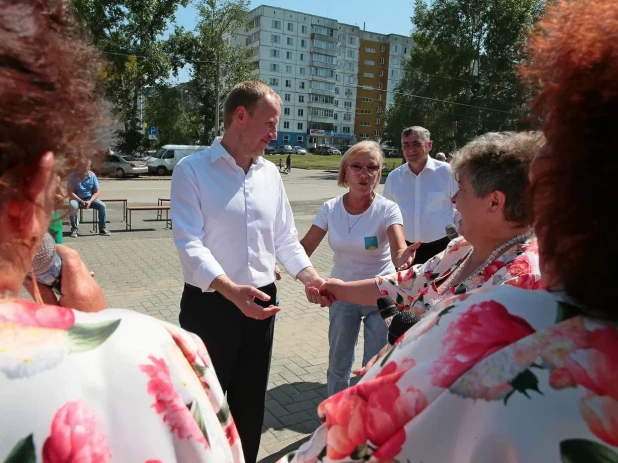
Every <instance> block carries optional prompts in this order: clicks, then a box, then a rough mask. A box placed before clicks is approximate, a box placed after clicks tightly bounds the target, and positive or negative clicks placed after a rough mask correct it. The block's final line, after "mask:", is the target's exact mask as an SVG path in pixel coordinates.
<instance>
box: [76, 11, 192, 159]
mask: <svg viewBox="0 0 618 463" xmlns="http://www.w3.org/2000/svg"><path fill="white" fill-rule="evenodd" d="M70 1H71V6H72V8H73V11H74V13H75V16H76V18H77V20H78V22H79V24H80V25H81V27H82V28H83V29H84V31H85V32H86V34H88V35H89V36H90V37H91V40H92V42H93V44H94V46H95V47H96V48H97V49H98V50H99V51H100V52H101V53H102V54H103V55H104V57H105V59H106V62H107V65H106V67H105V69H104V70H103V71H102V73H101V77H102V78H103V81H104V82H105V84H104V85H105V96H106V99H107V100H108V101H109V102H110V103H111V105H112V110H113V113H114V115H115V116H116V117H118V119H119V120H120V122H121V124H122V128H121V129H119V130H117V132H116V141H117V148H118V149H119V150H120V151H122V152H126V153H133V152H135V151H139V150H142V149H143V147H144V136H143V127H141V125H140V121H141V119H142V118H141V117H140V110H141V104H140V103H141V97H142V95H143V91H144V89H145V88H147V87H150V86H155V85H156V84H158V83H161V82H163V81H164V80H165V79H167V78H168V77H169V73H170V70H171V69H172V63H171V61H170V59H169V56H168V55H167V50H166V43H165V41H164V40H162V39H161V34H163V32H165V31H166V30H167V27H168V22H170V21H173V19H174V15H175V13H176V9H177V8H178V6H181V5H182V6H186V5H187V3H188V0H70Z"/></svg>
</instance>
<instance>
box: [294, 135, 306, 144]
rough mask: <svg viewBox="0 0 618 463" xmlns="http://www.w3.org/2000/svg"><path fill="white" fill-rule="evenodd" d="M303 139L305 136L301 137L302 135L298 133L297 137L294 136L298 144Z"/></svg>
mask: <svg viewBox="0 0 618 463" xmlns="http://www.w3.org/2000/svg"><path fill="white" fill-rule="evenodd" d="M304 141H305V137H303V136H302V135H299V136H298V137H296V143H298V144H299V145H300V144H301V143H302V142H304Z"/></svg>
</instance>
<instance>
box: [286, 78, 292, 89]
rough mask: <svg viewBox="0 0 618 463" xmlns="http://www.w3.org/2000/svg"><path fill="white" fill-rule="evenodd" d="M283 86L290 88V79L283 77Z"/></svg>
mask: <svg viewBox="0 0 618 463" xmlns="http://www.w3.org/2000/svg"><path fill="white" fill-rule="evenodd" d="M285 86H286V87H287V88H292V81H291V80H290V79H285Z"/></svg>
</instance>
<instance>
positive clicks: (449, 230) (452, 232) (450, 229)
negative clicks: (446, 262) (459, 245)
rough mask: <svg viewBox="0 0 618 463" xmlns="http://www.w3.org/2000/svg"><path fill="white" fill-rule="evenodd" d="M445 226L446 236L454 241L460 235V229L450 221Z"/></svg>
mask: <svg viewBox="0 0 618 463" xmlns="http://www.w3.org/2000/svg"><path fill="white" fill-rule="evenodd" d="M444 228H445V230H446V236H447V237H448V239H449V240H451V241H452V240H454V239H455V238H457V237H459V231H458V230H457V227H456V226H455V225H453V224H452V223H449V224H448V225H447V226H446V227H444Z"/></svg>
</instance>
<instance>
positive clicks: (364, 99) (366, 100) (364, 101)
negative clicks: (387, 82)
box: [363, 96, 372, 103]
mask: <svg viewBox="0 0 618 463" xmlns="http://www.w3.org/2000/svg"><path fill="white" fill-rule="evenodd" d="M371 101H372V100H371V98H367V97H365V96H364V97H363V103H371Z"/></svg>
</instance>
